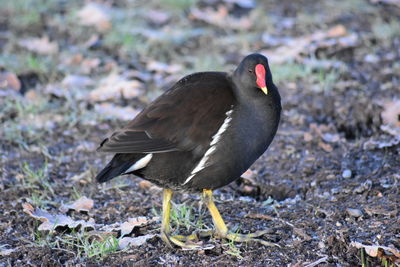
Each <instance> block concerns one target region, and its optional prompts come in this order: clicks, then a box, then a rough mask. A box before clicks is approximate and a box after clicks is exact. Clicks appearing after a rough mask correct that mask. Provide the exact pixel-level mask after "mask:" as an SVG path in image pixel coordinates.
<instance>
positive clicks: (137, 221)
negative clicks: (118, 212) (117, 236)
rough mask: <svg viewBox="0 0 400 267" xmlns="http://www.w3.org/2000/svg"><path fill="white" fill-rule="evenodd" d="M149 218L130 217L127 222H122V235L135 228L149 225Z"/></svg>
mask: <svg viewBox="0 0 400 267" xmlns="http://www.w3.org/2000/svg"><path fill="white" fill-rule="evenodd" d="M147 224H148V220H147V218H146V217H137V218H129V219H128V221H127V222H124V223H123V224H121V227H120V230H121V236H125V235H128V234H130V233H131V232H132V230H133V228H135V227H139V226H143V225H147Z"/></svg>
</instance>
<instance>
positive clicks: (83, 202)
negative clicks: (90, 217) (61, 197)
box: [60, 196, 94, 212]
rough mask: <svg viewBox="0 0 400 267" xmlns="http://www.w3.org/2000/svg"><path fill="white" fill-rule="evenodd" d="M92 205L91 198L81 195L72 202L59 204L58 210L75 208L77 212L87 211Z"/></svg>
mask: <svg viewBox="0 0 400 267" xmlns="http://www.w3.org/2000/svg"><path fill="white" fill-rule="evenodd" d="M93 205H94V201H93V199H90V198H87V197H85V196H83V197H81V198H79V199H78V200H76V201H75V202H74V203H72V204H64V205H61V207H60V211H62V212H67V211H69V210H75V211H78V212H81V211H85V212H89V210H90V209H91V208H93Z"/></svg>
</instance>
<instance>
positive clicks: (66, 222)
mask: <svg viewBox="0 0 400 267" xmlns="http://www.w3.org/2000/svg"><path fill="white" fill-rule="evenodd" d="M22 207H23V209H24V212H25V213H27V214H28V215H29V216H31V217H33V218H35V219H37V220H40V221H41V222H42V224H41V225H39V227H38V230H39V231H54V230H56V229H57V228H58V227H68V228H70V229H75V228H77V227H80V228H83V229H94V227H95V224H94V222H91V221H84V220H79V221H75V220H73V219H72V218H71V217H69V216H66V215H62V214H56V215H52V214H50V213H48V212H47V211H44V210H42V209H39V208H38V209H36V210H35V208H34V207H33V206H32V205H31V204H29V203H24V204H22Z"/></svg>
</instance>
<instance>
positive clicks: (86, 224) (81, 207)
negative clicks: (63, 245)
mask: <svg viewBox="0 0 400 267" xmlns="http://www.w3.org/2000/svg"><path fill="white" fill-rule="evenodd" d="M93 204H94V202H93V200H92V199H89V198H87V197H85V196H83V197H81V198H80V199H78V200H77V201H75V202H74V203H72V204H70V205H62V206H61V207H60V211H61V212H67V211H69V210H75V211H78V212H82V211H85V212H88V211H89V210H90V209H91V208H92V207H93ZM22 207H23V211H24V212H25V213H26V214H28V215H29V216H30V217H32V218H34V219H36V220H39V221H41V222H42V223H41V224H40V225H39V227H38V230H39V231H50V232H53V233H54V232H55V231H56V230H57V229H60V228H65V227H66V228H68V229H69V230H77V229H82V230H89V231H88V232H86V235H87V236H97V237H99V238H100V239H103V236H108V235H114V236H119V239H118V247H119V249H121V250H122V249H126V248H128V247H137V246H141V245H143V244H144V243H146V241H147V240H149V239H151V238H153V237H155V236H156V235H155V234H145V235H140V236H135V237H129V236H128V235H130V234H131V233H132V231H133V229H134V228H136V227H143V226H147V225H149V224H151V223H152V222H154V221H156V220H159V218H158V217H154V218H151V219H148V218H146V217H144V216H140V217H136V218H129V219H128V220H127V221H125V222H123V223H114V224H111V225H105V224H98V223H95V222H94V219H93V218H90V219H89V220H74V219H72V218H71V217H69V216H67V215H64V214H50V213H49V212H47V211H45V210H42V209H40V208H36V209H35V208H34V207H33V206H32V205H31V204H29V203H23V204H22ZM8 252H9V253H11V252H13V251H12V250H10V251H8V250H5V251H4V253H8Z"/></svg>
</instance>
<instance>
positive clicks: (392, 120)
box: [381, 100, 400, 127]
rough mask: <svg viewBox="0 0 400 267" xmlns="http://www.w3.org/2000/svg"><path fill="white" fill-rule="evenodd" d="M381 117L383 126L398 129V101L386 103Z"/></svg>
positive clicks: (399, 106) (399, 122)
mask: <svg viewBox="0 0 400 267" xmlns="http://www.w3.org/2000/svg"><path fill="white" fill-rule="evenodd" d="M381 117H382V120H383V123H384V124H387V125H391V126H393V127H400V100H393V101H388V102H386V103H385V104H384V105H383V111H382V113H381Z"/></svg>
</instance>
